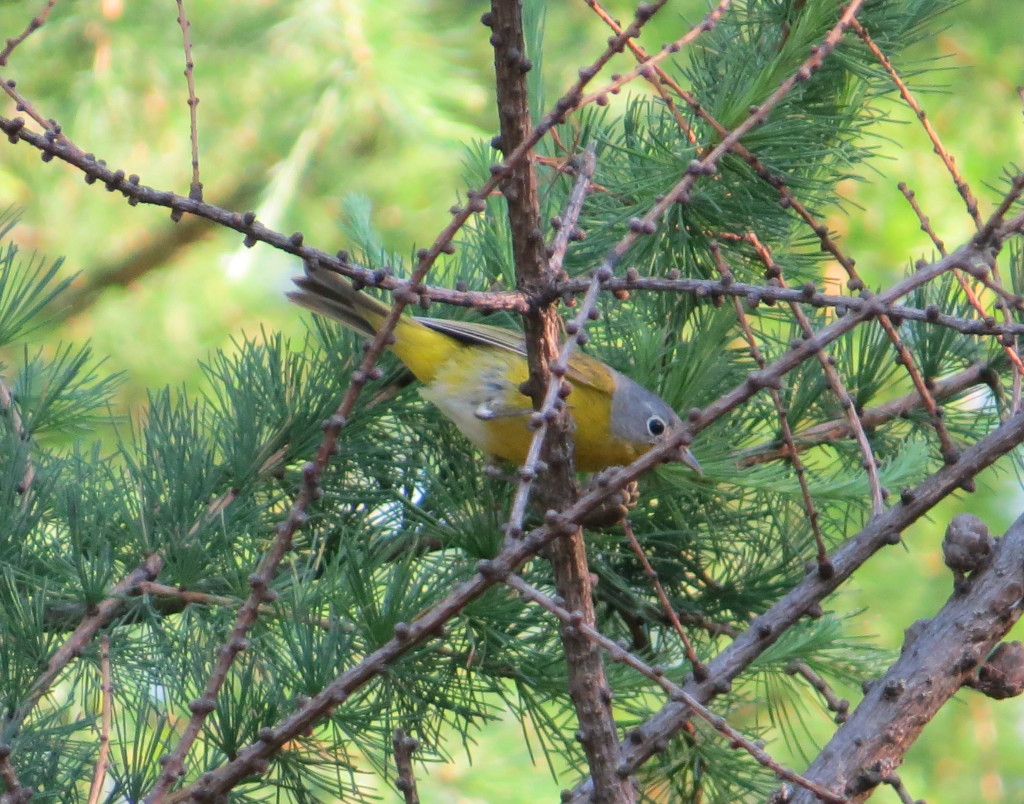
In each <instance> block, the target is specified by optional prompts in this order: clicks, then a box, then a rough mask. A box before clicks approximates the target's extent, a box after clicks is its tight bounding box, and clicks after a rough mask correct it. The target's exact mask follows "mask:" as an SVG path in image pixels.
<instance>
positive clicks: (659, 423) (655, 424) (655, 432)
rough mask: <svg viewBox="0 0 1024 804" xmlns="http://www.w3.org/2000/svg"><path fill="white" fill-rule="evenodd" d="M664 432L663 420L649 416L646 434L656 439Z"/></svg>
mask: <svg viewBox="0 0 1024 804" xmlns="http://www.w3.org/2000/svg"><path fill="white" fill-rule="evenodd" d="M665 430H666V426H665V420H664V419H663V418H661V417H660V416H651V418H649V419H648V420H647V432H648V433H650V434H651V435H652V436H654V437H655V438H657V437H658V436H660V435H661V434H662V433H664V432H665Z"/></svg>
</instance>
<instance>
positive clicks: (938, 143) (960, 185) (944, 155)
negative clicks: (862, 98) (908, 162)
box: [852, 20, 981, 227]
mask: <svg viewBox="0 0 1024 804" xmlns="http://www.w3.org/2000/svg"><path fill="white" fill-rule="evenodd" d="M852 27H853V30H854V32H855V33H856V34H857V36H859V37H860V38H861V39H862V40H863V42H864V44H865V45H867V47H868V50H870V51H871V55H873V56H874V57H875V59H876V60H877V61H878V63H879V64H881V65H882V68H883V69H884V70H885V71H886V72H887V73H888V74H889V78H890V79H892V82H893V84H894V85H895V86H896V89H897V90H899V93H900V95H901V96H902V97H903V100H904V101H905V102H906V104H907V106H909V107H910V108H911V109H912V110H913V111H914V115H915V116H916V117H917V119H918V120H919V121H921V127H922V128H923V129H924V131H925V134H927V135H928V139H930V140H931V143H932V146H934V150H935V153H936V154H937V155H938V157H939V159H940V160H942V164H943V165H944V166H945V168H946V171H947V172H948V173H949V175H950V177H951V178H952V179H953V183H954V184H955V185H956V190H957V192H958V193H960V197H961V198H963V200H964V204H966V205H967V214H968V215H970V216H971V220H973V221H974V223H975V225H976V226H979V227H980V226H981V214H980V213H979V211H978V199H976V198H975V197H974V193H972V192H971V188H970V186H969V185H968V184H967V182H966V181H965V180H964V178H963V177H962V176H961V175H960V171H958V170H957V168H956V163H955V162H954V161H953V157H952V156H951V155H950V153H949V151H948V150H946V148H945V146H944V145H943V144H942V140H941V139H939V133H938V132H937V131H936V130H935V129H934V127H933V126H932V124H931V121H930V120H929V119H928V115H927V114H925V111H924V109H922V108H921V106H920V105H919V104H918V102H917V99H916V98H915V97H914V95H913V94H912V93H911V91H910V88H909V87H908V86H907V85H906V83H904V81H903V79H902V78H900V74H899V73H898V72H897V71H896V68H895V67H893V65H892V62H890V61H889V58H888V57H887V56H886V55H885V54H884V53H883V52H882V50H881V49H880V48H879V47H878V45H876V44H875V42H874V40H873V39H872V38H871V36H870V34H868V32H867V30H866V29H865V28H864V26H863V25H861V24H860V22H859V21H858V20H854V21H853V25H852Z"/></svg>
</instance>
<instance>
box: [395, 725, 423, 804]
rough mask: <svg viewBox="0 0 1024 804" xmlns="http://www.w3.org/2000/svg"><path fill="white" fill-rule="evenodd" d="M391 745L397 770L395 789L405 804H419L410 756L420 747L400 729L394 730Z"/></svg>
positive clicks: (416, 741)
mask: <svg viewBox="0 0 1024 804" xmlns="http://www.w3.org/2000/svg"><path fill="white" fill-rule="evenodd" d="M391 744H392V746H393V747H394V749H395V767H396V768H397V769H398V778H397V779H395V787H397V788H398V792H400V793H401V794H402V797H403V798H404V799H405V804H420V796H419V793H417V792H416V773H415V772H414V771H413V767H412V755H413V752H414V751H415V750H416V749H417V748H419V747H420V744H419V741H418V740H416V739H414V738H412V737H410V736H409V735H408V734H406V733H405V732H404V731H402V729H395V737H394V739H393V740H392V742H391Z"/></svg>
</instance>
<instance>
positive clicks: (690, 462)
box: [666, 446, 704, 475]
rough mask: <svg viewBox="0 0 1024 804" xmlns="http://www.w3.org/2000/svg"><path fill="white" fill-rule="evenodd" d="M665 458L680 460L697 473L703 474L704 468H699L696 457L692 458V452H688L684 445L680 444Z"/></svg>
mask: <svg viewBox="0 0 1024 804" xmlns="http://www.w3.org/2000/svg"><path fill="white" fill-rule="evenodd" d="M666 458H667V459H668V460H670V461H680V462H682V463H685V464H686V465H687V466H689V467H690V468H691V469H692V470H693V471H694V472H696V473H697V474H698V475H703V474H704V469H703V468H701V465H700V462H699V461H698V460H697V459H696V458H694V457H693V453H692V452H690V450H689V449H687V448H686V447H684V446H680V447H679V448H678V449H677V450H675V451H674V452H670V453H669V454H668V455H667V456H666Z"/></svg>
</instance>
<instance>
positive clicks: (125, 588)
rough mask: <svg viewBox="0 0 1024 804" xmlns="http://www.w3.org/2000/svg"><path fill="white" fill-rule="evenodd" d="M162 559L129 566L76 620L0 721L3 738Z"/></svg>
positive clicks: (160, 565)
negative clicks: (25, 689) (83, 614)
mask: <svg viewBox="0 0 1024 804" xmlns="http://www.w3.org/2000/svg"><path fill="white" fill-rule="evenodd" d="M163 566H164V560H163V558H161V557H160V556H158V555H155V554H154V555H151V556H149V557H148V558H146V559H145V560H144V561H143V562H142V563H141V564H140V565H139V566H138V567H136V568H135V569H134V570H132V571H131V572H130V573H128V575H127V576H126V577H125V578H124V580H122V581H121V582H120V583H119V584H117V585H116V586H114V587H113V588H112V589H111V590H110V594H109V595H108V596H107V597H106V598H104V599H103V600H102V601H100V602H99V603H98V604H97V605H96V606H95V607H93V608H92V609H91V610H90V614H89V615H88V616H86V617H85V619H83V620H82V622H81V623H79V625H78V628H76V629H75V630H74V631H73V632H72V633H71V635H70V636H68V638H67V639H66V640H65V641H64V644H63V645H61V646H60V648H58V649H57V651H56V652H55V653H54V654H53V655H52V656H51V657H50V661H49V662H48V663H47V666H46V669H45V670H44V671H43V672H42V673H40V675H39V676H38V677H37V678H36V680H35V681H34V682H33V683H32V687H31V688H30V689H29V692H28V695H26V696H25V700H24V701H22V703H21V705H20V706H18V708H17V709H15V710H14V711H13V712H12V713H10V714H9V715H8V716H7V717H5V718H4V719H3V720H2V721H0V727H2V734H3V736H4V739H10V737H11V735H13V734H16V733H17V732H18V730H19V729H20V728H21V724H22V723H23V722H24V721H25V718H26V717H28V715H29V713H30V712H31V711H32V710H33V709H34V708H35V706H36V704H37V703H39V700H40V699H41V698H42V697H43V695H45V694H46V693H47V692H48V691H49V690H50V687H51V686H52V685H53V682H54V681H55V680H56V679H57V676H59V675H60V673H61V671H62V670H63V669H64V668H65V667H67V665H68V664H69V663H70V662H71V661H72V660H73V659H75V658H77V657H78V656H81V655H82V652H83V651H84V649H85V646H86V645H88V644H89V642H90V641H91V640H92V638H93V637H94V636H96V633H97V632H98V631H99V630H100V629H101V628H102V627H103V626H105V625H107V623H109V622H110V621H111V620H112V619H113V618H114V617H115V616H117V614H118V613H119V612H120V611H121V609H122V608H124V605H125V603H126V601H127V599H128V598H129V597H130V596H131V595H132V594H134V593H135V592H136V590H137V589H138V587H139V584H141V583H143V582H145V581H151V580H153V579H154V578H155V577H156V576H157V575H159V574H160V570H161V569H163Z"/></svg>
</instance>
